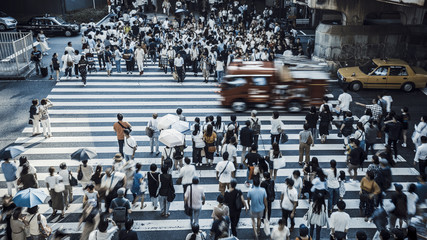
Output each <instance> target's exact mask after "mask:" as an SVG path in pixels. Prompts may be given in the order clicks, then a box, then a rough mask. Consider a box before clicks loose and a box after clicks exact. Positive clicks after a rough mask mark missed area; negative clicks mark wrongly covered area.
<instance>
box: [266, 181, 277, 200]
mask: <svg viewBox="0 0 427 240" xmlns="http://www.w3.org/2000/svg"><path fill="white" fill-rule="evenodd" d="M266 190H267V200H268V201H269V202H273V201H274V199H275V198H276V193H275V192H274V181H273V180H270V181H268V185H267V188H266Z"/></svg>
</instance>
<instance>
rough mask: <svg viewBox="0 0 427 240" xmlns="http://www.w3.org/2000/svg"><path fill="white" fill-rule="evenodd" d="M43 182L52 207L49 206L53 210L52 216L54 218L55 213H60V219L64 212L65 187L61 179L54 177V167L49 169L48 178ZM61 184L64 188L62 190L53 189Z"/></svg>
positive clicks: (57, 176)
mask: <svg viewBox="0 0 427 240" xmlns="http://www.w3.org/2000/svg"><path fill="white" fill-rule="evenodd" d="M45 182H46V188H47V190H48V191H49V194H50V198H51V200H52V206H51V207H52V209H53V212H52V216H55V215H56V212H57V211H58V210H59V211H61V212H62V213H61V218H63V217H64V214H65V210H64V209H65V199H64V191H65V186H64V185H63V183H62V177H61V176H59V175H55V168H54V167H50V168H49V176H47V177H46V179H45ZM61 184H62V185H63V186H64V188H63V189H60V188H59V187H55V186H57V185H61ZM60 190H62V191H60ZM57 191H59V192H57Z"/></svg>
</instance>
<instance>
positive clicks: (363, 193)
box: [359, 170, 381, 222]
mask: <svg viewBox="0 0 427 240" xmlns="http://www.w3.org/2000/svg"><path fill="white" fill-rule="evenodd" d="M374 177H375V174H374V172H373V171H371V170H370V171H368V172H366V176H365V177H363V178H362V180H361V181H360V193H359V194H360V206H359V208H360V211H361V213H362V215H363V216H364V217H365V222H367V221H368V218H369V217H370V216H371V215H372V213H373V212H374V197H375V196H378V194H380V193H381V189H380V187H379V186H378V184H377V183H376V182H375V180H374Z"/></svg>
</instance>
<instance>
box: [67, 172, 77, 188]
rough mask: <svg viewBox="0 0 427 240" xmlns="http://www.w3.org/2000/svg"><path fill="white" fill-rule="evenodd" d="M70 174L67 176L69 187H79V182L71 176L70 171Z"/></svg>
mask: <svg viewBox="0 0 427 240" xmlns="http://www.w3.org/2000/svg"><path fill="white" fill-rule="evenodd" d="M69 173H70V174H69V175H68V181H69V182H70V186H72V187H75V186H77V185H79V182H78V181H77V179H76V178H75V177H74V176H73V174H71V171H70V172H69Z"/></svg>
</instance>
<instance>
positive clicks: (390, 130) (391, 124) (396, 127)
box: [384, 112, 402, 159]
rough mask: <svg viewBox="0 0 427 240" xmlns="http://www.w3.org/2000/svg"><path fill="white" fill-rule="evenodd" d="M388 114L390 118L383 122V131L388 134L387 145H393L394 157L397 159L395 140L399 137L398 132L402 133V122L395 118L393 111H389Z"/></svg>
mask: <svg viewBox="0 0 427 240" xmlns="http://www.w3.org/2000/svg"><path fill="white" fill-rule="evenodd" d="M389 116H390V117H391V118H392V119H391V120H390V121H387V122H385V129H384V132H386V133H387V134H388V141H387V145H388V146H389V147H393V149H394V158H395V159H397V141H398V140H399V139H400V134H401V133H402V124H400V122H398V121H397V120H396V114H395V113H394V112H391V113H390V114H389Z"/></svg>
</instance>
